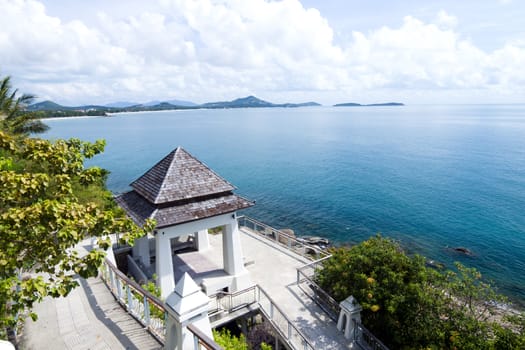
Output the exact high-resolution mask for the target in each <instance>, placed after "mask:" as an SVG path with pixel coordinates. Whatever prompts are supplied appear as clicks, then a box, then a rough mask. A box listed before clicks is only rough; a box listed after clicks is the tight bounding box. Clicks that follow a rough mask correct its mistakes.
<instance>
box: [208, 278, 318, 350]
mask: <svg viewBox="0 0 525 350" xmlns="http://www.w3.org/2000/svg"><path fill="white" fill-rule="evenodd" d="M246 295H248V297H249V298H251V297H252V296H253V299H242V298H241V299H240V300H241V302H239V303H236V302H234V298H239V297H243V296H246ZM209 298H210V302H211V303H212V304H215V305H216V308H217V309H216V308H211V309H210V312H212V313H213V312H216V311H219V310H218V308H219V307H222V308H221V310H224V311H226V312H233V311H235V310H238V309H239V308H241V307H247V306H249V305H251V304H254V303H257V306H258V307H259V310H260V311H261V313H262V314H263V315H264V316H265V317H266V319H267V320H268V321H269V322H270V323H271V324H272V326H273V328H274V329H275V330H276V331H277V332H278V333H279V335H280V336H281V338H282V339H284V340H285V342H286V343H287V344H288V345H289V346H290V347H291V348H292V349H297V350H314V349H315V347H314V346H313V344H312V343H311V342H310V341H309V340H308V338H307V337H306V336H305V335H304V334H303V333H302V332H301V331H300V330H299V329H298V328H297V327H296V326H295V325H294V324H293V322H292V321H290V319H289V318H288V317H287V316H286V314H285V313H284V312H283V311H282V310H281V308H279V306H277V304H276V303H275V301H274V300H273V299H272V298H271V297H270V295H269V294H268V293H267V292H266V291H265V290H264V289H262V288H261V287H260V286H259V285H254V286H252V287H249V288H247V289H244V290H241V291H238V292H235V293H226V292H220V293H217V294H214V295H211V296H210V297H209ZM224 299H225V300H224Z"/></svg>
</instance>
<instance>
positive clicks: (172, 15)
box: [0, 0, 525, 105]
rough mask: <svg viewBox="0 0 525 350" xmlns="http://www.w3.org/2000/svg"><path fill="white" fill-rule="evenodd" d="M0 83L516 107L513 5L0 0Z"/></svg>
mask: <svg viewBox="0 0 525 350" xmlns="http://www.w3.org/2000/svg"><path fill="white" fill-rule="evenodd" d="M0 8H1V9H2V11H3V18H2V26H1V28H0V52H2V55H0V74H1V75H2V76H3V75H11V76H12V78H13V81H14V83H15V85H16V87H18V88H19V89H20V90H21V91H23V92H31V93H33V94H36V95H37V96H38V97H39V98H40V99H51V100H53V101H56V102H59V103H62V104H67V105H78V104H86V103H96V104H104V103H109V102H114V101H133V102H146V101H149V100H152V99H155V100H171V99H182V100H191V101H194V102H208V101H217V100H231V99H234V98H237V97H241V96H246V95H252V94H253V95H256V96H258V97H260V98H263V99H266V100H270V101H273V102H303V101H317V102H320V103H322V104H325V105H330V104H334V103H338V102H350V101H352V102H362V103H371V102H384V101H401V102H405V103H480V102H482V103H523V102H525V101H524V96H525V26H524V25H523V24H522V22H523V18H525V2H523V1H518V0H479V1H470V0H465V1H448V0H443V1H413V0H404V1H403V0H400V1H379V0H369V1H357V0H330V1H319V0H302V1H298V0H284V1H264V0H231V1H225V0H222V1H214V0H159V1H138V0H133V1H124V0H114V1H103V0H92V1H82V0H69V1H33V0H31V1H25V0H0Z"/></svg>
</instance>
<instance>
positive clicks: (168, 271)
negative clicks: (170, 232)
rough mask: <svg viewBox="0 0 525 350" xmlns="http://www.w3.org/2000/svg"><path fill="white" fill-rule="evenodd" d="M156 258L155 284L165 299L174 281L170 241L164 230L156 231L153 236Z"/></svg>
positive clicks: (172, 287) (171, 289) (173, 286)
mask: <svg viewBox="0 0 525 350" xmlns="http://www.w3.org/2000/svg"><path fill="white" fill-rule="evenodd" d="M155 250H156V254H157V257H156V260H155V267H156V271H155V272H156V273H157V286H158V287H159V288H160V294H161V295H160V296H161V298H162V299H166V298H167V297H168V295H169V294H170V293H171V292H173V289H174V288H175V283H174V281H173V279H174V274H173V259H172V256H171V242H170V239H169V238H168V237H167V236H166V235H165V234H164V232H158V233H157V235H156V236H155Z"/></svg>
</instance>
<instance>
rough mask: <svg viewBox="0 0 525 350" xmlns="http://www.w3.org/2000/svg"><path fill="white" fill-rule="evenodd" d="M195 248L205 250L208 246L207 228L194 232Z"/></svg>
mask: <svg viewBox="0 0 525 350" xmlns="http://www.w3.org/2000/svg"><path fill="white" fill-rule="evenodd" d="M195 240H196V241H197V242H196V248H197V250H198V251H199V252H201V251H203V250H206V249H208V248H209V247H210V241H209V239H208V230H200V231H199V232H196V233H195Z"/></svg>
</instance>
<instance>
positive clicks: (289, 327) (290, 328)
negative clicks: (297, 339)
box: [288, 321, 292, 339]
mask: <svg viewBox="0 0 525 350" xmlns="http://www.w3.org/2000/svg"><path fill="white" fill-rule="evenodd" d="M291 338H292V327H291V323H290V321H288V339H291Z"/></svg>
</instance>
